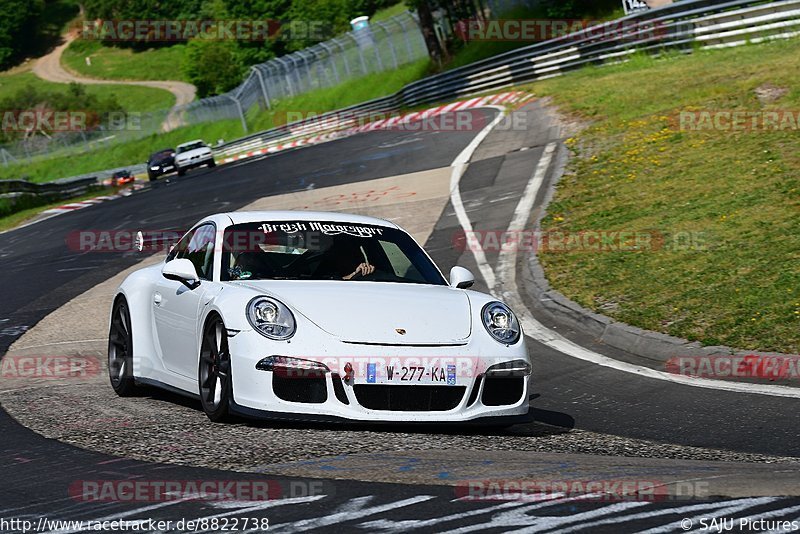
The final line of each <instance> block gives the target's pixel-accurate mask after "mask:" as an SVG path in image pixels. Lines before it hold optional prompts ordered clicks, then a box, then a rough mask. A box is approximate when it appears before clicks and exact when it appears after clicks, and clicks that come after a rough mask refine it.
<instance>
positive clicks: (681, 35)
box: [95, 0, 800, 175]
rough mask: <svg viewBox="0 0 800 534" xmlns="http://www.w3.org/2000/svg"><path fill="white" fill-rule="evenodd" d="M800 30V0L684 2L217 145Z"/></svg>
mask: <svg viewBox="0 0 800 534" xmlns="http://www.w3.org/2000/svg"><path fill="white" fill-rule="evenodd" d="M648 25H649V26H648ZM608 35H613V36H614V37H613V38H609V37H608ZM797 35H800V0H779V1H772V2H769V1H763V0H734V1H728V2H725V1H722V2H720V1H719V0H717V1H714V0H689V1H683V2H678V3H674V4H670V5H667V6H664V7H661V8H659V9H654V10H650V11H645V12H642V13H637V14H634V15H629V16H627V17H623V18H622V19H618V20H615V21H610V22H607V23H605V24H602V25H600V26H599V27H591V28H587V29H585V30H583V31H580V32H577V33H573V34H570V35H567V36H564V37H559V38H557V39H551V40H548V41H543V42H540V43H536V44H533V45H531V46H526V47H522V48H518V49H516V50H512V51H510V52H506V53H504V54H500V55H497V56H493V57H490V58H487V59H484V60H481V61H477V62H475V63H471V64H469V65H466V66H464V67H460V68H458V69H454V70H452V71H448V72H445V73H442V74H438V75H435V76H429V77H427V78H425V79H423V80H419V81H417V82H413V83H410V84H408V85H406V86H405V87H404V88H403V89H401V90H400V91H398V92H397V93H395V94H393V95H390V96H387V97H383V98H377V99H374V100H370V101H368V102H364V103H362V104H358V105H355V106H350V107H348V108H344V109H339V110H336V111H332V112H330V113H327V114H323V115H320V116H319V117H315V118H313V119H310V120H304V121H298V122H293V123H290V124H287V125H284V126H280V127H278V128H273V129H270V130H266V131H263V132H259V133H257V134H253V135H248V136H246V137H242V138H240V139H236V140H235V141H232V142H229V143H226V144H223V145H220V146H217V147H214V155H215V157H216V158H218V159H225V158H229V157H231V156H234V155H236V154H241V153H245V152H249V151H254V150H259V149H261V148H264V147H266V146H269V145H271V144H286V143H288V142H291V141H293V140H298V139H303V138H306V137H309V136H311V135H316V134H319V133H321V132H323V131H325V128H326V126H327V124H326V118H331V119H334V118H335V117H340V116H342V115H351V116H353V118H354V119H356V120H357V119H358V117H367V116H368V115H369V114H370V112H374V111H376V110H378V111H381V112H383V113H388V112H394V111H397V110H400V109H402V108H414V107H418V106H424V105H426V104H431V103H434V102H442V101H446V100H451V99H455V98H461V97H465V96H469V95H475V94H481V93H490V92H495V91H499V90H502V89H505V88H508V87H511V86H514V85H518V84H521V83H528V82H532V81H535V80H541V79H545V78H550V77H553V76H558V75H560V74H562V73H564V72H567V71H570V70H574V69H577V68H580V67H583V66H586V65H599V64H604V63H614V62H620V61H625V60H626V59H627V58H628V57H629V56H631V55H632V54H634V53H637V52H639V53H649V54H656V55H657V54H661V53H663V52H665V51H670V50H677V51H679V52H685V53H690V52H692V51H693V50H694V49H696V48H699V49H711V48H720V47H730V46H739V45H743V44H747V43H750V42H753V43H755V42H761V41H764V40H768V39H781V38H788V37H794V36H797ZM330 126H331V128H332V129H334V130H335V129H336V128H346V127H348V126H347V125H344V124H341V123H337V122H336V121H334V120H332V121H331V124H330ZM110 173H111V171H102V172H99V173H95V174H99V175H106V174H109V175H110Z"/></svg>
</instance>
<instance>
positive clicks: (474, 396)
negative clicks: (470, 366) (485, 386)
mask: <svg viewBox="0 0 800 534" xmlns="http://www.w3.org/2000/svg"><path fill="white" fill-rule="evenodd" d="M481 380H483V375H478V378H476V379H475V384H474V385H473V386H472V391H470V393H469V399H468V400H467V406H472V405H473V404H475V401H476V400H478V391H480V390H481Z"/></svg>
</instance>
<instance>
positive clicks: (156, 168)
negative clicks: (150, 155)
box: [150, 165, 158, 171]
mask: <svg viewBox="0 0 800 534" xmlns="http://www.w3.org/2000/svg"><path fill="white" fill-rule="evenodd" d="M150 170H152V171H157V170H158V165H153V166H152V167H150Z"/></svg>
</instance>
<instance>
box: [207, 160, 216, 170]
mask: <svg viewBox="0 0 800 534" xmlns="http://www.w3.org/2000/svg"><path fill="white" fill-rule="evenodd" d="M216 166H217V162H216V161H214V160H213V159H212V160H211V161H210V162H209V163H208V168H209V169H213V168H214V167H216Z"/></svg>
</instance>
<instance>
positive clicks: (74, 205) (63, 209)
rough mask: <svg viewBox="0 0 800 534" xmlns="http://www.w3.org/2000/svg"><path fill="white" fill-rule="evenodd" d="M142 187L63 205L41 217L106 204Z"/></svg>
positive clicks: (133, 187)
mask: <svg viewBox="0 0 800 534" xmlns="http://www.w3.org/2000/svg"><path fill="white" fill-rule="evenodd" d="M143 187H144V185H142V184H133V185H132V186H131V187H130V188H129V189H123V190H122V191H120V192H119V193H117V194H115V195H104V196H100V197H95V198H90V199H87V200H81V201H79V202H71V203H69V204H64V205H63V206H58V207H57V208H50V209H49V210H44V211H43V212H42V215H55V214H58V213H66V212H70V211H76V210H80V209H83V208H88V207H89V206H93V205H95V204H100V203H102V202H106V201H108V200H116V199H118V198H122V197H127V196H130V195H131V193H133V192H134V191H137V190H139V189H142V188H143Z"/></svg>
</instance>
